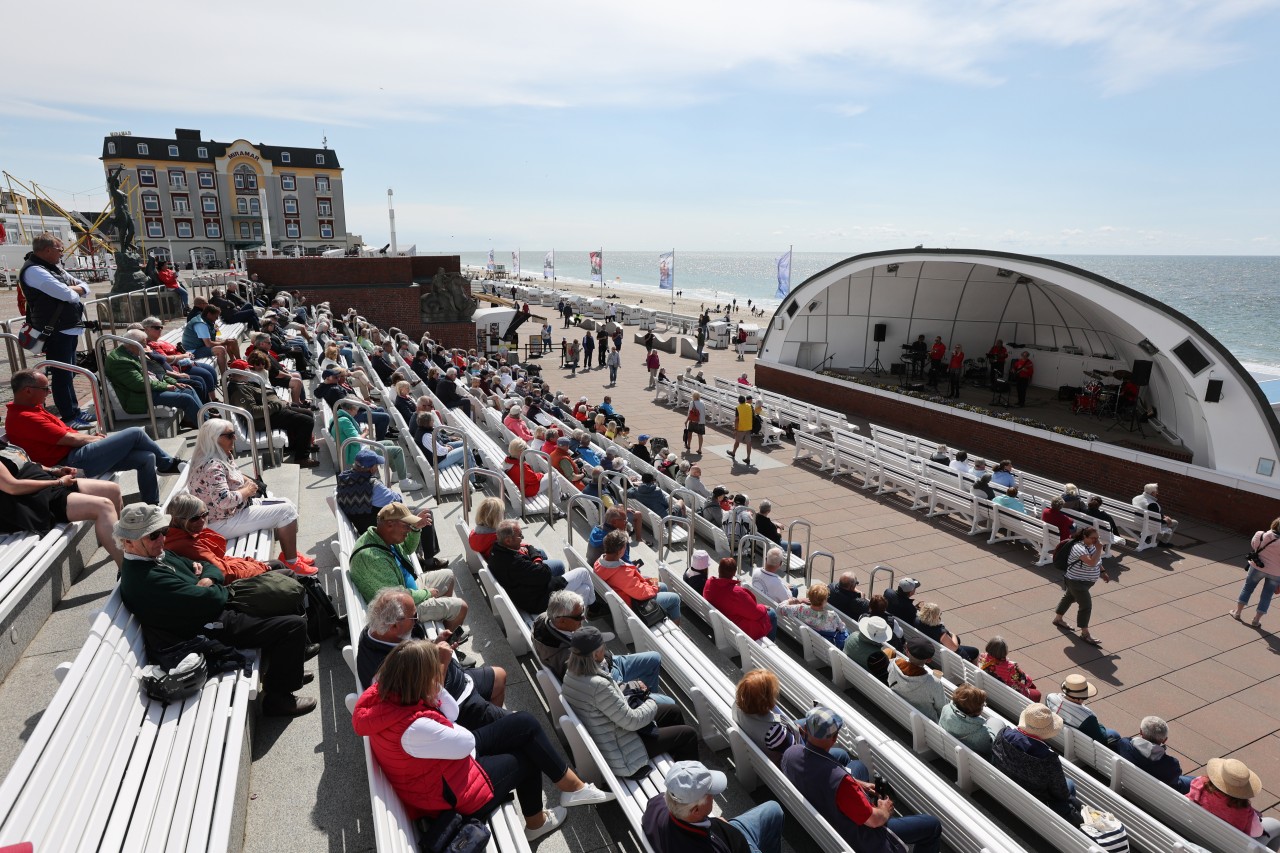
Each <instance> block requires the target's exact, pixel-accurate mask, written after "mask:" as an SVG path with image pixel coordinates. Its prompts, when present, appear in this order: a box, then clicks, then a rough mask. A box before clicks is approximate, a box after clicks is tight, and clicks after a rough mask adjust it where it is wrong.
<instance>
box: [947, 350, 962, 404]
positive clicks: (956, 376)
mask: <svg viewBox="0 0 1280 853" xmlns="http://www.w3.org/2000/svg"><path fill="white" fill-rule="evenodd" d="M963 374H964V349H962V348H961V346H960V345H959V344H956V345H955V347H954V348H953V349H952V350H951V360H950V361H948V362H947V376H948V377H949V378H950V379H951V391H950V393H948V394H947V396H948V397H959V396H960V378H961V376H962V375H963Z"/></svg>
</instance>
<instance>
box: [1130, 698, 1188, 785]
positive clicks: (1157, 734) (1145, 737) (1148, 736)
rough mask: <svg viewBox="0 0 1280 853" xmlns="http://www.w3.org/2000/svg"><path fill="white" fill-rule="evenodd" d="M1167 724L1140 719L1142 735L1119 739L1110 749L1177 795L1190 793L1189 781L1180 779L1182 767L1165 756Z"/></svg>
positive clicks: (1168, 755) (1184, 777)
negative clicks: (1171, 789)
mask: <svg viewBox="0 0 1280 853" xmlns="http://www.w3.org/2000/svg"><path fill="white" fill-rule="evenodd" d="M1168 742H1169V724H1168V723H1166V722H1165V721H1164V720H1162V719H1161V718H1159V717H1143V718H1142V725H1141V731H1140V733H1139V734H1136V735H1134V736H1133V737H1131V738H1128V737H1122V738H1120V740H1118V741H1116V742H1115V743H1114V744H1112V747H1111V748H1112V749H1114V750H1115V751H1116V752H1117V753H1119V754H1120V756H1121V757H1122V758H1127V759H1128V760H1129V761H1131V762H1133V764H1134V765H1135V766H1137V767H1138V768H1139V769H1141V770H1144V771H1146V772H1147V773H1149V774H1151V775H1152V776H1154V777H1156V778H1157V779H1159V780H1160V781H1161V782H1163V783H1165V784H1166V785H1168V786H1169V787H1170V788H1173V789H1174V790H1175V791H1177V792H1178V793H1179V794H1187V793H1189V792H1190V791H1191V782H1192V778H1191V777H1190V776H1183V775H1182V764H1181V762H1179V761H1178V759H1176V758H1174V757H1173V756H1172V755H1170V754H1169V752H1168V747H1167V746H1166V744H1168Z"/></svg>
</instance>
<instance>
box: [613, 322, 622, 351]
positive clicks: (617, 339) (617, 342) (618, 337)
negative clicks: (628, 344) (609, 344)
mask: <svg viewBox="0 0 1280 853" xmlns="http://www.w3.org/2000/svg"><path fill="white" fill-rule="evenodd" d="M613 346H614V348H615V349H617V350H621V349H622V328H621V327H619V328H618V329H616V330H615V331H614V333H613Z"/></svg>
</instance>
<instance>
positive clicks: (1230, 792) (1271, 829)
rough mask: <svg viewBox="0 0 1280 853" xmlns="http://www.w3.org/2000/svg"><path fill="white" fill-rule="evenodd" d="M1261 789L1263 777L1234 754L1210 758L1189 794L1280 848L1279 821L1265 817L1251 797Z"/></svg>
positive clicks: (1192, 799)
mask: <svg viewBox="0 0 1280 853" xmlns="http://www.w3.org/2000/svg"><path fill="white" fill-rule="evenodd" d="M1260 793H1262V780H1261V779H1260V778H1259V777H1258V774H1257V773H1254V772H1253V771H1252V770H1250V769H1249V768H1248V766H1247V765H1246V764H1245V763H1244V762H1243V761H1240V760H1238V759H1235V758H1210V759H1209V764H1208V765H1207V766H1206V767H1205V775H1204V776H1199V777H1197V778H1196V779H1195V781H1193V782H1192V783H1191V793H1189V794H1187V798H1188V799H1190V800H1191V802H1193V803H1195V804H1196V805H1198V806H1201V807H1202V808H1203V809H1204V810H1205V811H1207V812H1209V813H1210V814H1212V815H1216V816H1217V817H1219V818H1221V819H1222V820H1225V821H1226V822H1227V823H1229V824H1231V825H1232V826H1234V827H1235V828H1236V829H1238V830H1240V831H1241V832H1243V833H1244V834H1245V835H1248V836H1249V837H1250V838H1256V839H1257V840H1258V841H1260V842H1261V843H1262V844H1265V845H1266V846H1267V847H1268V848H1269V849H1271V850H1275V849H1277V848H1280V821H1277V820H1276V819H1275V818H1271V817H1262V815H1260V814H1259V813H1258V810H1257V809H1255V808H1254V807H1253V806H1252V805H1251V804H1250V803H1249V801H1250V800H1252V799H1253V798H1254V797H1256V796H1258V794H1260Z"/></svg>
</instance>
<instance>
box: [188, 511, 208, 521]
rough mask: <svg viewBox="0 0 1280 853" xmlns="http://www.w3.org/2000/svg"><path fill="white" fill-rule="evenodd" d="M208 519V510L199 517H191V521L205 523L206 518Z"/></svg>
mask: <svg viewBox="0 0 1280 853" xmlns="http://www.w3.org/2000/svg"><path fill="white" fill-rule="evenodd" d="M208 517H209V511H208V510H205V511H204V512H202V513H200V514H199V515H193V516H191V520H192V521H204V520H205V519H206V518H208Z"/></svg>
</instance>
